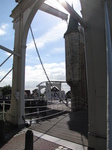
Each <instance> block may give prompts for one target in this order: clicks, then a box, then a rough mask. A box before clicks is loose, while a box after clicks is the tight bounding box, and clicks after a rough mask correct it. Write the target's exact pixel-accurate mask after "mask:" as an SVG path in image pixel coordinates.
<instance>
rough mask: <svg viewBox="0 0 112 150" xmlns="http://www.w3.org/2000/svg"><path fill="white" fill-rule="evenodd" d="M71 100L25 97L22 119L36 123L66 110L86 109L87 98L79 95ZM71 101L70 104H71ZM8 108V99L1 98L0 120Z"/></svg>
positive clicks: (3, 117)
mask: <svg viewBox="0 0 112 150" xmlns="http://www.w3.org/2000/svg"><path fill="white" fill-rule="evenodd" d="M73 99H74V101H73V100H71V99H68V100H48V101H46V100H37V99H25V114H24V116H23V119H24V121H26V122H28V123H36V122H38V121H40V120H43V119H48V118H52V117H54V116H57V115H60V114H62V113H65V112H68V111H71V110H73V111H75V110H81V109H87V108H88V103H87V100H84V99H82V98H79V97H75V98H73ZM71 103H72V106H71ZM9 108H10V100H9V99H8V100H2V102H1V103H0V110H1V111H0V120H2V119H3V120H5V115H6V112H7V110H8V109H9Z"/></svg>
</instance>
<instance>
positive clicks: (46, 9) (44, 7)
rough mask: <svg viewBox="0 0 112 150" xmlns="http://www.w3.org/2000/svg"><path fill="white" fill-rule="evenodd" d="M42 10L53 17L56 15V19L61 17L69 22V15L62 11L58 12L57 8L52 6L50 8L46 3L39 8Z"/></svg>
mask: <svg viewBox="0 0 112 150" xmlns="http://www.w3.org/2000/svg"><path fill="white" fill-rule="evenodd" d="M39 9H40V10H42V11H44V12H46V13H49V14H51V15H54V16H56V17H59V18H61V19H63V20H67V19H68V15H67V14H66V13H64V12H62V11H60V10H57V9H55V8H53V7H52V6H49V5H47V4H45V3H43V4H42V6H41V7H40V8H39Z"/></svg>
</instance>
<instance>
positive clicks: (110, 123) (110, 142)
mask: <svg viewBox="0 0 112 150" xmlns="http://www.w3.org/2000/svg"><path fill="white" fill-rule="evenodd" d="M105 29H106V50H107V150H111V149H112V44H111V33H110V23H109V15H108V7H107V1H105Z"/></svg>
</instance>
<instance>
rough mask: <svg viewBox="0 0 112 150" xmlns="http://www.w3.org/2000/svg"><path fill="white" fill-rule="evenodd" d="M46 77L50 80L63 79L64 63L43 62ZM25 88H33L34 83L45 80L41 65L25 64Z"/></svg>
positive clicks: (34, 86)
mask: <svg viewBox="0 0 112 150" xmlns="http://www.w3.org/2000/svg"><path fill="white" fill-rule="evenodd" d="M44 67H45V69H46V72H47V74H48V77H49V79H50V80H51V81H58V80H59V81H60V80H63V81H64V80H65V63H64V62H62V63H59V64H57V63H51V64H44ZM25 72H26V73H25V74H26V75H25V84H26V86H25V88H26V89H28V88H29V89H31V90H33V89H35V88H36V85H37V84H39V83H40V82H43V81H47V78H46V76H45V74H44V71H43V69H42V67H41V65H35V66H33V67H31V66H26V71H25Z"/></svg>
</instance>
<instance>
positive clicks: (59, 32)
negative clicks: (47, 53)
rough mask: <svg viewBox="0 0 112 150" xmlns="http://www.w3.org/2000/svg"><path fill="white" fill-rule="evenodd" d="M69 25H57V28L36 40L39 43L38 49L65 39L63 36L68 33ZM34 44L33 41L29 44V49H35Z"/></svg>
mask: <svg viewBox="0 0 112 150" xmlns="http://www.w3.org/2000/svg"><path fill="white" fill-rule="evenodd" d="M66 28H67V24H66V22H64V21H63V22H61V23H59V24H57V25H56V26H55V27H52V28H51V29H50V30H49V31H48V32H46V33H45V34H44V35H43V36H41V37H39V38H36V39H35V41H36V43H37V47H38V48H41V47H44V46H45V44H47V43H51V42H55V41H58V40H59V39H61V38H63V34H64V32H65V31H66ZM33 48H34V42H33V41H31V42H30V43H28V44H27V49H33Z"/></svg>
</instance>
